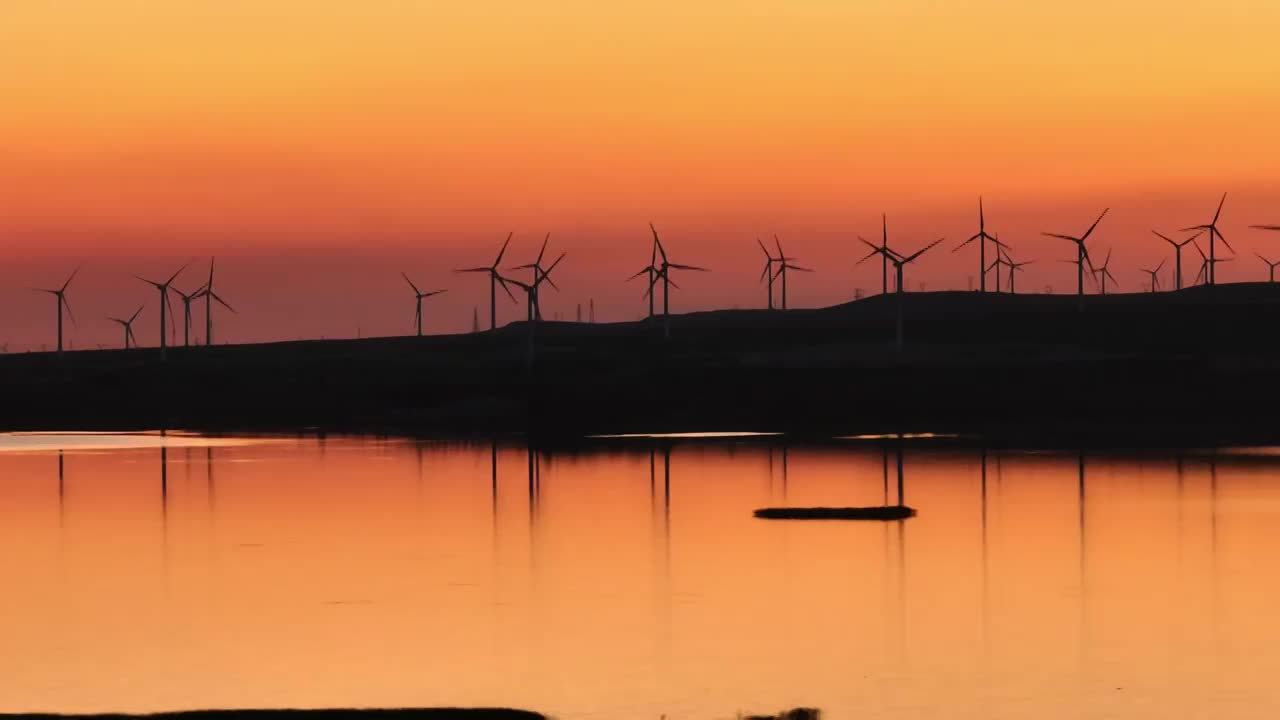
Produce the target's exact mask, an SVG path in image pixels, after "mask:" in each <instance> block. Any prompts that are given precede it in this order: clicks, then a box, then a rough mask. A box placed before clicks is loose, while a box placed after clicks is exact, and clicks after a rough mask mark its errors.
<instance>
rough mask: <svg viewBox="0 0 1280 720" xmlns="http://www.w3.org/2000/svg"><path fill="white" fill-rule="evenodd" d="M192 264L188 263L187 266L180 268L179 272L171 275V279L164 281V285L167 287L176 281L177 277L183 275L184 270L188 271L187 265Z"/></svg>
mask: <svg viewBox="0 0 1280 720" xmlns="http://www.w3.org/2000/svg"><path fill="white" fill-rule="evenodd" d="M190 264H191V263H187V264H186V265H183V266H182V267H180V268H178V271H177V272H175V273H174V274H172V275H170V276H169V279H168V280H165V281H164V284H165V285H168V284H170V283H172V282H173V281H174V280H175V279H177V277H178V276H179V275H181V274H182V271H183V270H186V269H187V265H190Z"/></svg>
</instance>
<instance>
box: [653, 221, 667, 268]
mask: <svg viewBox="0 0 1280 720" xmlns="http://www.w3.org/2000/svg"><path fill="white" fill-rule="evenodd" d="M649 229H650V230H652V231H653V244H654V246H655V247H656V248H657V249H658V252H659V253H660V254H661V255H662V264H663V265H666V264H667V249H666V248H664V247H662V240H661V239H660V238H659V237H658V228H656V227H654V226H653V223H652V222H651V223H649Z"/></svg>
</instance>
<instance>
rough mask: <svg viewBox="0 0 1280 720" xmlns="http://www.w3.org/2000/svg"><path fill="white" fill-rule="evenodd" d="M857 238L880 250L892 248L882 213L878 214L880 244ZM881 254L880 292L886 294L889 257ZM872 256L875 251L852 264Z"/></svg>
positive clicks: (858, 263)
mask: <svg viewBox="0 0 1280 720" xmlns="http://www.w3.org/2000/svg"><path fill="white" fill-rule="evenodd" d="M858 239H859V240H861V241H862V242H863V243H866V244H867V245H870V246H871V247H878V248H880V249H881V250H886V251H888V252H890V253H892V252H893V251H892V250H889V220H888V219H887V217H886V216H885V214H884V213H881V214H880V244H879V245H872V244H871V243H870V242H868V241H867V239H866V238H864V237H862V236H861V235H859V236H858ZM895 254H896V253H895ZM881 255H882V257H881V258H880V293H881V294H883V295H888V294H889V261H890V258H889V256H888V255H885V254H884V253H881ZM872 257H875V253H872V254H871V255H868V256H867V257H864V258H862V260H859V261H858V262H856V263H854V264H855V265H861V264H862V263H863V261H865V260H867V259H869V258H872Z"/></svg>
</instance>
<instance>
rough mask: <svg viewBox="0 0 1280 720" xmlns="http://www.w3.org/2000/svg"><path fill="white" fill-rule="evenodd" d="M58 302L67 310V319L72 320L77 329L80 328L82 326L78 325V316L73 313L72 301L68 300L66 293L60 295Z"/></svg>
mask: <svg viewBox="0 0 1280 720" xmlns="http://www.w3.org/2000/svg"><path fill="white" fill-rule="evenodd" d="M58 301H59V302H61V303H62V305H63V307H65V308H66V309H67V317H69V318H71V324H72V325H75V326H76V327H80V325H79V324H78V323H76V314H75V313H73V312H71V301H70V300H67V295H66V293H59V294H58Z"/></svg>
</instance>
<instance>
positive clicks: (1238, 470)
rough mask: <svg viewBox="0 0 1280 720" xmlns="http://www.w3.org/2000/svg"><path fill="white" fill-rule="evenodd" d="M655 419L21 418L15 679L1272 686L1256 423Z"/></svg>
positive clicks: (188, 685) (689, 694) (918, 689)
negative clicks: (608, 434)
mask: <svg viewBox="0 0 1280 720" xmlns="http://www.w3.org/2000/svg"><path fill="white" fill-rule="evenodd" d="M162 442H163V443H165V444H167V447H165V448H164V449H163V450H162V449H161V447H160V444H161V443H162ZM651 442H652V441H649V440H643V439H634V440H625V441H623V440H615V441H611V442H610V443H609V444H608V445H607V446H605V445H603V444H602V445H601V446H600V448H599V449H597V450H589V451H584V452H580V453H576V454H550V455H539V456H536V457H534V458H533V460H532V461H531V459H530V455H529V454H528V453H527V452H526V450H525V449H524V448H523V447H516V446H503V447H499V448H498V449H497V450H496V452H494V451H493V449H492V448H491V446H490V445H489V444H479V445H460V444H443V443H432V442H414V441H399V440H375V439H368V438H342V439H333V438H330V439H328V440H323V441H322V440H317V439H314V438H309V439H301V440H298V439H288V440H254V439H245V440H227V439H218V440H212V441H208V442H206V441H204V440H203V439H201V438H194V437H176V438H175V437H172V436H171V437H169V438H168V439H167V440H164V441H162V440H161V439H160V438H158V437H154V436H151V437H147V436H132V437H125V438H113V437H100V436H86V435H77V436H61V437H31V436H17V437H15V436H0V587H2V588H3V591H2V592H0V642H2V643H3V648H4V651H3V652H0V711H21V710H51V711H63V712H81V711H103V710H126V711H151V710H161V709H178V708H194V707H245V706H408V705H453V704H457V705H510V706H518V707H525V708H530V709H535V710H540V711H544V712H549V713H552V714H555V715H557V716H559V717H562V718H578V717H600V718H615V717H616V718H655V719H656V718H658V717H660V716H662V715H666V716H667V717H668V718H724V717H731V716H732V715H733V714H734V713H735V712H737V711H739V710H743V711H746V710H756V711H760V710H777V709H781V708H783V707H787V706H792V705H800V704H805V705H816V706H819V707H821V708H823V709H824V711H825V712H826V713H828V716H830V717H836V718H867V717H891V718H939V717H948V718H984V719H985V718H1027V717H1037V718H1081V717H1088V718H1095V717H1096V718H1103V717H1116V718H1246V717H1257V718H1264V717H1267V718H1269V717H1274V716H1275V715H1276V713H1277V711H1280V689H1277V683H1276V678H1277V677H1280V621H1278V620H1277V613H1276V608H1277V607H1280V572H1278V569H1280V457H1276V456H1273V455H1269V454H1268V452H1267V451H1219V452H1216V453H1208V452H1188V453H1186V454H1184V455H1182V456H1181V457H1177V456H1174V455H1167V456H1164V455H1145V456H1134V457H1129V456H1122V455H1111V456H1093V455H1086V456H1085V458H1084V463H1083V476H1082V474H1081V467H1082V466H1081V462H1080V459H1079V458H1078V457H1077V456H1076V455H1071V454H1049V453H1046V454H1029V453H1000V454H995V453H992V454H989V455H988V456H987V458H986V463H985V465H986V472H985V481H984V474H983V471H982V468H983V462H982V460H981V456H980V454H979V451H977V450H954V449H953V450H930V449H929V447H928V446H927V445H921V444H920V442H910V441H909V442H908V443H907V444H906V450H905V460H904V470H905V487H906V499H907V502H908V503H909V504H911V505H913V506H915V507H916V508H918V509H919V513H920V514H919V516H918V517H916V518H914V519H912V520H909V521H907V522H904V523H890V524H880V523H840V522H826V523H822V522H818V523H795V522H777V521H773V522H771V521H764V520H756V519H754V518H752V516H751V511H752V510H753V509H755V508H758V507H762V506H768V505H784V504H789V505H818V504H830V505H851V504H856V505H870V504H879V503H881V502H883V501H884V498H885V496H886V482H885V481H886V473H885V468H886V464H885V461H886V457H885V455H883V454H882V453H883V451H882V449H881V446H880V445H878V444H876V442H874V441H858V440H850V441H848V442H847V444H845V445H836V446H833V447H821V448H805V447H791V448H789V449H788V450H787V451H786V457H785V460H784V458H783V451H782V449H781V445H780V440H779V439H777V438H752V439H743V440H740V441H738V442H734V443H729V442H726V441H723V440H721V441H712V440H706V439H690V438H685V439H681V440H679V441H678V442H676V443H675V444H674V446H673V447H672V449H671V450H670V460H669V467H670V476H669V477H670V480H669V492H668V490H667V480H666V477H667V473H666V464H667V463H666V457H665V453H664V452H663V450H662V449H659V450H658V452H657V453H656V454H655V455H654V459H653V468H654V471H653V474H652V475H651V470H650V468H651V465H650V462H651V460H650V457H651V456H650V447H651ZM660 447H661V446H660ZM59 448H61V452H60V451H59ZM887 459H888V465H887V467H888V468H889V473H888V477H889V482H888V489H887V493H888V495H889V496H890V497H891V496H892V494H893V492H894V486H895V485H896V462H895V460H894V457H893V455H892V453H891V454H889V455H888V458H887ZM495 462H496V476H495V474H494V472H493V470H494V467H495V465H494V463H495ZM531 462H532V463H533V464H532V465H531ZM60 463H61V476H60V474H59V467H60ZM530 467H534V468H535V472H534V482H532V483H531V482H530ZM495 477H496V481H495ZM1082 477H1083V482H1082Z"/></svg>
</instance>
